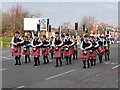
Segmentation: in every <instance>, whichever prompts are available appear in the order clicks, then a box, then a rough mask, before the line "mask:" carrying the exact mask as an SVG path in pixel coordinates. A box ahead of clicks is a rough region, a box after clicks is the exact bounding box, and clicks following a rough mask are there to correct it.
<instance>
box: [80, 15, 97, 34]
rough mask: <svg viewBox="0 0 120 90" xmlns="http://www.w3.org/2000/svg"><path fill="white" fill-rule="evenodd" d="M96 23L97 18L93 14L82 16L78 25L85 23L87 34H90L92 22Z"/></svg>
mask: <svg viewBox="0 0 120 90" xmlns="http://www.w3.org/2000/svg"><path fill="white" fill-rule="evenodd" d="M95 23H97V20H96V18H95V17H94V16H83V17H82V19H81V22H80V27H79V28H81V27H82V26H83V25H86V28H88V30H89V31H88V34H90V32H91V30H92V26H93V24H95Z"/></svg>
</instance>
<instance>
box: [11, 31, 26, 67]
mask: <svg viewBox="0 0 120 90" xmlns="http://www.w3.org/2000/svg"><path fill="white" fill-rule="evenodd" d="M23 42H24V41H23V39H22V38H21V37H20V33H19V32H18V31H16V32H15V37H13V38H12V41H11V44H12V48H13V52H12V56H13V57H15V61H16V63H15V65H21V61H20V57H21V46H22V45H23Z"/></svg>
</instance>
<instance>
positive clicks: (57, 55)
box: [54, 48, 61, 58]
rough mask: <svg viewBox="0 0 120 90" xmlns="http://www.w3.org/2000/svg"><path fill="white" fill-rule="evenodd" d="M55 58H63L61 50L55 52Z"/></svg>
mask: <svg viewBox="0 0 120 90" xmlns="http://www.w3.org/2000/svg"><path fill="white" fill-rule="evenodd" d="M54 52H55V53H54V58H61V48H59V49H58V51H56V50H54Z"/></svg>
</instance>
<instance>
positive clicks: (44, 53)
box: [42, 47, 49, 55]
mask: <svg viewBox="0 0 120 90" xmlns="http://www.w3.org/2000/svg"><path fill="white" fill-rule="evenodd" d="M43 49H45V50H46V51H45V52H43ZM48 50H49V48H48V47H46V48H42V55H49V54H48Z"/></svg>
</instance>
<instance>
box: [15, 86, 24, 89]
mask: <svg viewBox="0 0 120 90" xmlns="http://www.w3.org/2000/svg"><path fill="white" fill-rule="evenodd" d="M24 87H25V86H19V87H16V89H18V88H24Z"/></svg>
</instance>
